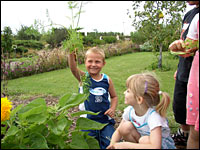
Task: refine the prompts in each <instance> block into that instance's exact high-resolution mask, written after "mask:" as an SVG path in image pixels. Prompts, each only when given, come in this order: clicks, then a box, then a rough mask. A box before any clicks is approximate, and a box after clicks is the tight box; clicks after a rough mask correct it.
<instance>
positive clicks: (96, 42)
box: [93, 39, 106, 45]
mask: <svg viewBox="0 0 200 150" xmlns="http://www.w3.org/2000/svg"><path fill="white" fill-rule="evenodd" d="M93 42H94V45H102V44H106V42H105V40H100V39H94V40H93Z"/></svg>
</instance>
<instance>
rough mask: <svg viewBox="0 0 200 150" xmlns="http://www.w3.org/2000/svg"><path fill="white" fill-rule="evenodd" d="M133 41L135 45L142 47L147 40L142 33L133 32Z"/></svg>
mask: <svg viewBox="0 0 200 150" xmlns="http://www.w3.org/2000/svg"><path fill="white" fill-rule="evenodd" d="M131 40H132V42H133V43H136V44H139V45H140V44H143V43H144V42H145V41H146V38H145V36H144V35H143V33H142V32H140V31H136V32H131Z"/></svg>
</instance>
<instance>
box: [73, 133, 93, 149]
mask: <svg viewBox="0 0 200 150" xmlns="http://www.w3.org/2000/svg"><path fill="white" fill-rule="evenodd" d="M70 147H71V148H72V149H89V146H88V144H87V142H86V140H85V138H84V136H83V135H82V134H81V132H80V131H75V132H72V142H71V143H70Z"/></svg>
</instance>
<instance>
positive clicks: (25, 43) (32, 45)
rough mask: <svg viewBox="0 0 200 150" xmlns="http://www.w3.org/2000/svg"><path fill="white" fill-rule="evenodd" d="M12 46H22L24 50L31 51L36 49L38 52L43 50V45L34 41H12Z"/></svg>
mask: <svg viewBox="0 0 200 150" xmlns="http://www.w3.org/2000/svg"><path fill="white" fill-rule="evenodd" d="M13 44H14V45H17V47H18V46H23V47H26V48H33V49H38V50H40V49H42V48H44V45H43V43H42V42H40V41H36V40H14V41H13Z"/></svg>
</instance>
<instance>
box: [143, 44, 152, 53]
mask: <svg viewBox="0 0 200 150" xmlns="http://www.w3.org/2000/svg"><path fill="white" fill-rule="evenodd" d="M140 50H141V51H143V52H152V51H153V47H152V46H151V45H150V43H149V42H145V43H144V44H143V45H140Z"/></svg>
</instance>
